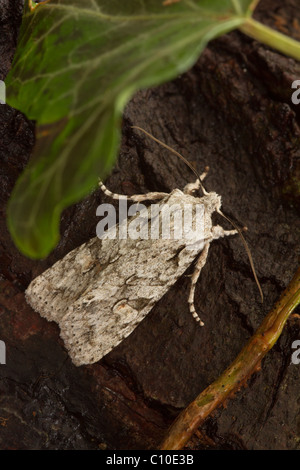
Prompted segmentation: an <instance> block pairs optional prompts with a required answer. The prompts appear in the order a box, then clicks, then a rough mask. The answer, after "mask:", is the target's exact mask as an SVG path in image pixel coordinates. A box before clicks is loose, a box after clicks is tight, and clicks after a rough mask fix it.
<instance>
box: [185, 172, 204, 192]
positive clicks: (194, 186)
mask: <svg viewBox="0 0 300 470" xmlns="http://www.w3.org/2000/svg"><path fill="white" fill-rule="evenodd" d="M208 171H209V167H208V166H207V167H205V171H204V172H203V173H202V175H200V180H201V181H203V180H204V179H205V178H206V176H207V174H208ZM198 189H200V181H199V179H198V178H197V179H196V181H195V183H188V184H187V185H186V186H185V187H184V188H183V192H184V194H190V195H193V193H194V192H195V191H197V190H198Z"/></svg>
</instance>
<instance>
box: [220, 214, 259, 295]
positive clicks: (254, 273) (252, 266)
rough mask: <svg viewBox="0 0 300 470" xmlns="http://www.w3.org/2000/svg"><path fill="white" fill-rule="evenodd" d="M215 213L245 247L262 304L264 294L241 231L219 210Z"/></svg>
mask: <svg viewBox="0 0 300 470" xmlns="http://www.w3.org/2000/svg"><path fill="white" fill-rule="evenodd" d="M217 212H218V214H220V215H221V216H222V217H224V219H226V220H228V222H230V223H231V225H232V226H233V227H234V228H235V229H236V230H237V232H238V234H239V236H240V237H241V240H242V242H243V245H244V247H245V250H246V253H247V255H248V258H249V261H250V266H251V269H252V272H253V276H254V279H255V282H256V284H257V287H258V290H259V293H260V296H261V301H262V302H263V301H264V294H263V291H262V288H261V285H260V283H259V280H258V278H257V275H256V271H255V267H254V263H253V258H252V255H251V251H250V248H249V246H248V244H247V242H246V240H245V238H244V236H243V234H242V232H241V229H239V227H238V226H237V225H236V224H235V223H234V222H233V221H232V220H231V219H230V218H229V217H227V216H226V215H225V214H223V212H222V211H221V210H220V209H218V210H217Z"/></svg>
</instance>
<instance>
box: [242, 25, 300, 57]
mask: <svg viewBox="0 0 300 470" xmlns="http://www.w3.org/2000/svg"><path fill="white" fill-rule="evenodd" d="M239 29H240V30H241V31H242V32H243V33H245V34H247V35H248V36H250V37H251V38H253V39H256V40H257V41H261V42H263V43H264V44H267V45H268V46H271V47H273V49H277V50H278V51H280V52H282V53H283V54H285V55H289V56H290V57H293V58H294V59H297V60H300V42H299V41H296V40H295V39H292V38H290V37H288V36H285V35H284V34H281V33H279V32H278V31H275V30H274V29H272V28H269V27H268V26H265V25H264V24H261V23H259V22H258V21H255V20H254V19H253V18H247V20H246V21H245V23H243V24H242V26H240V27H239Z"/></svg>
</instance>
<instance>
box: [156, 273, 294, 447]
mask: <svg viewBox="0 0 300 470" xmlns="http://www.w3.org/2000/svg"><path fill="white" fill-rule="evenodd" d="M299 304H300V268H299V269H298V271H297V272H296V274H295V275H294V277H293V279H292V281H291V282H290V284H289V286H288V287H287V288H286V289H285V291H284V292H283V294H282V295H281V297H280V299H279V300H278V302H277V303H276V304H275V306H274V307H273V309H272V310H271V311H270V312H269V314H268V315H267V316H266V318H265V320H264V321H263V323H262V324H261V326H260V327H259V328H258V330H257V331H256V333H255V334H254V336H252V338H250V340H249V341H248V343H247V344H246V345H245V346H244V348H243V349H242V351H241V352H240V354H239V355H238V356H237V358H236V359H235V361H234V362H233V363H232V364H231V365H230V366H229V367H228V369H226V370H225V372H224V373H223V374H222V375H221V376H220V377H219V378H218V379H217V380H216V381H215V382H213V383H212V384H211V385H209V387H207V388H206V389H205V390H204V391H203V392H202V393H200V395H198V397H197V398H196V399H195V400H194V401H193V402H192V403H190V405H189V406H188V407H187V408H186V409H185V410H184V411H183V412H182V413H180V415H179V416H178V418H177V419H176V421H175V422H174V424H173V425H172V426H171V428H170V430H169V432H168V434H167V436H166V438H165V440H164V442H163V443H162V446H161V449H162V450H178V449H182V448H183V447H184V446H185V444H186V443H187V442H188V440H189V439H190V438H191V436H192V435H193V434H194V432H195V431H196V430H197V428H198V427H199V426H200V425H201V424H202V423H203V422H204V421H205V419H206V418H207V417H208V416H209V415H210V414H211V413H212V412H213V411H214V410H216V408H218V407H219V406H220V405H222V404H224V402H225V400H227V399H228V398H230V397H232V396H233V394H234V393H236V392H237V391H238V390H240V388H241V387H242V386H243V385H245V384H246V382H247V380H248V379H249V378H250V376H251V375H252V374H253V373H254V372H256V371H258V370H259V369H260V363H261V360H262V359H263V357H264V356H265V355H266V354H267V352H268V351H270V349H271V348H272V347H273V346H274V344H275V343H276V341H277V340H278V338H279V336H280V334H281V332H282V330H283V327H284V325H285V323H286V321H287V319H288V318H289V316H290V314H291V313H292V312H293V310H294V309H295V308H296V307H297V306H298V305H299Z"/></svg>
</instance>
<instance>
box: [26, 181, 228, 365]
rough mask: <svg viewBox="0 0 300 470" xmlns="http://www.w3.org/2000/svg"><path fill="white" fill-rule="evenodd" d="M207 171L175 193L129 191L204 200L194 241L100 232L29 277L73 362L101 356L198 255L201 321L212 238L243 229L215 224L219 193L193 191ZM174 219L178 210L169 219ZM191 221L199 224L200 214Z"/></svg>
mask: <svg viewBox="0 0 300 470" xmlns="http://www.w3.org/2000/svg"><path fill="white" fill-rule="evenodd" d="M205 176H206V173H204V174H203V175H201V177H199V178H197V180H196V182H195V183H190V184H188V185H186V186H185V188H184V189H183V191H181V190H179V189H174V190H173V191H172V192H171V193H170V194H166V193H149V194H146V195H136V196H132V197H131V198H129V199H131V200H133V201H136V202H141V201H142V200H150V201H153V200H159V201H160V204H161V205H162V207H167V206H174V205H175V207H176V208H177V209H176V210H178V211H181V209H184V208H185V207H186V205H189V206H190V205H192V207H196V206H197V205H201V207H202V209H203V210H202V217H203V220H202V223H203V230H202V231H200V232H197V231H193V235H192V237H191V238H190V239H189V240H188V241H187V240H185V239H184V240H182V239H171V240H170V239H151V238H148V239H140V240H137V239H130V238H127V239H119V238H118V237H116V238H115V239H110V238H103V239H99V238H98V237H95V238H93V239H91V240H90V241H88V242H87V243H84V244H83V245H82V246H80V247H78V248H76V249H74V250H73V251H71V252H70V253H68V254H67V255H66V256H65V257H64V258H63V259H61V260H59V261H58V262H57V263H55V264H54V265H53V266H52V267H51V268H49V269H48V270H46V271H45V272H44V273H42V274H41V275H40V276H38V277H37V278H36V279H34V280H33V281H32V282H31V284H30V285H29V287H28V289H27V290H26V299H27V301H28V303H29V304H30V305H31V306H32V307H33V308H34V309H35V310H36V311H38V312H39V313H40V315H41V316H42V317H45V318H46V319H47V320H49V321H55V322H56V323H58V325H59V327H60V332H61V333H60V334H61V337H62V339H63V341H64V344H65V346H66V348H67V350H68V352H69V355H70V357H71V359H72V361H73V363H74V364H75V365H77V366H80V365H82V364H91V363H94V362H96V361H99V360H100V359H101V358H102V357H103V356H104V355H105V354H107V353H109V352H110V351H111V350H112V349H113V348H114V347H115V346H117V345H118V344H119V343H120V342H121V341H122V340H123V339H124V338H126V337H127V336H128V335H130V333H131V332H132V331H133V330H134V329H135V327H136V326H137V325H138V324H139V323H140V322H141V321H142V320H143V318H144V317H145V316H146V315H147V314H148V313H149V312H150V310H151V309H152V307H153V306H154V305H155V304H156V303H157V302H158V300H159V299H161V298H162V297H163V295H164V294H165V293H166V292H167V291H168V289H169V288H170V286H172V285H173V284H174V283H175V282H176V280H177V279H179V278H180V276H182V275H183V273H184V272H185V271H186V270H187V268H188V267H189V266H190V265H191V264H192V263H193V262H194V261H195V260H196V263H195V269H194V273H193V275H192V276H191V287H190V294H189V298H188V299H187V301H188V304H189V309H190V312H191V313H192V315H193V317H194V318H195V320H196V321H198V322H199V323H200V325H203V322H202V321H201V320H200V318H199V316H198V314H197V313H196V311H195V306H194V291H195V285H196V282H197V280H198V277H199V274H200V272H201V269H202V267H203V266H204V264H205V262H206V258H207V254H208V249H209V245H210V243H211V242H212V241H213V240H214V239H218V238H220V237H224V236H227V235H234V234H236V233H237V230H224V229H223V228H222V227H221V226H220V225H215V226H213V225H212V214H213V212H214V211H220V207H221V197H220V196H219V195H217V194H216V193H215V192H209V193H208V192H206V191H205V193H204V195H203V196H202V197H196V196H195V195H194V193H195V191H196V190H198V189H199V188H200V186H202V185H201V182H200V179H201V180H203V179H204V177H205ZM101 187H102V189H103V191H104V192H105V193H106V194H107V195H109V196H111V197H113V198H115V199H120V198H121V196H119V195H116V194H113V193H111V192H110V191H108V190H107V189H106V187H105V186H104V185H103V184H101ZM123 199H124V196H123ZM149 211H150V207H145V208H144V209H143V211H142V212H141V215H142V218H143V219H145V220H147V217H148V216H149ZM193 214H194V213H193ZM134 217H136V216H132V217H131V218H130V219H129V222H130V221H132V220H134ZM192 217H195V214H194V215H193V216H192ZM175 219H176V217H172V219H171V224H172V223H174V220H175ZM148 220H150V217H148ZM124 223H126V224H128V220H126V221H123V222H122V223H121V224H119V225H118V226H117V229H118V232H120V230H121V229H122V224H124ZM192 223H193V225H195V220H193V221H192Z"/></svg>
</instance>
